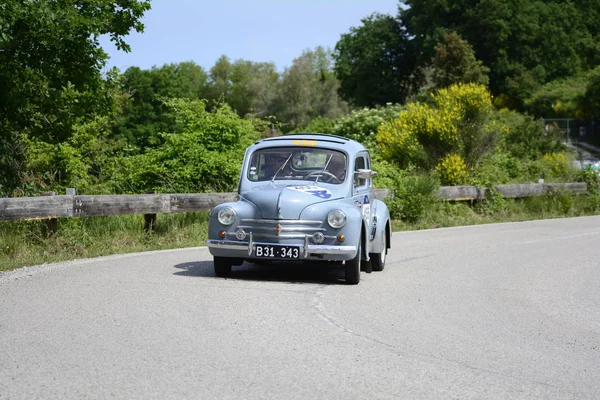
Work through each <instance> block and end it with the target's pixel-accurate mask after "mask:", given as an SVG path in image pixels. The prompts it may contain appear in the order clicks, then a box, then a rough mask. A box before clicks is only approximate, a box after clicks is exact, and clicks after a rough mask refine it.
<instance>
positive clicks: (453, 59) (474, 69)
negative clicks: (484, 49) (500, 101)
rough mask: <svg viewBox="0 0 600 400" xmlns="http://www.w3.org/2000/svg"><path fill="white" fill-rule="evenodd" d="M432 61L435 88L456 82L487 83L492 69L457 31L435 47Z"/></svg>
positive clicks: (445, 37)
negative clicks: (479, 58) (478, 56)
mask: <svg viewBox="0 0 600 400" xmlns="http://www.w3.org/2000/svg"><path fill="white" fill-rule="evenodd" d="M434 51H435V55H434V56H433V59H432V61H431V66H432V68H433V73H432V75H433V76H432V78H433V85H434V87H433V89H441V88H445V87H448V86H450V85H453V84H455V83H475V84H478V85H487V84H488V81H489V78H488V73H489V72H490V69H489V68H487V67H486V66H484V65H483V63H482V62H481V61H479V60H477V59H476V58H475V54H474V52H473V48H472V47H471V45H470V44H469V42H467V41H466V40H464V39H462V38H461V37H460V35H458V34H457V33H455V32H450V33H448V34H447V35H446V36H444V38H443V40H442V42H441V43H438V44H437V45H436V46H435V48H434Z"/></svg>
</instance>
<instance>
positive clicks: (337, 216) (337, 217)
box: [327, 210, 346, 229]
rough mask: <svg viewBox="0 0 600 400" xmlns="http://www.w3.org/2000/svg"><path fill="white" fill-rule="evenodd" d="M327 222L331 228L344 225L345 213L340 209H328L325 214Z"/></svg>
mask: <svg viewBox="0 0 600 400" xmlns="http://www.w3.org/2000/svg"><path fill="white" fill-rule="evenodd" d="M327 223H328V224H329V226H331V227H332V228H335V229H338V228H341V227H342V226H344V225H346V214H344V213H343V212H342V211H341V210H333V211H330V212H329V214H328V215H327Z"/></svg>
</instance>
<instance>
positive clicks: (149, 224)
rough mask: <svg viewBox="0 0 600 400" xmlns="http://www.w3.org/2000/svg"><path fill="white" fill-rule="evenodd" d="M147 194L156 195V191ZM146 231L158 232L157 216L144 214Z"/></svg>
mask: <svg viewBox="0 0 600 400" xmlns="http://www.w3.org/2000/svg"><path fill="white" fill-rule="evenodd" d="M146 194H156V190H151V191H148V192H146ZM144 230H145V231H146V232H149V231H153V232H155V231H156V214H144Z"/></svg>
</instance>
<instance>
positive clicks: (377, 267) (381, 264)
mask: <svg viewBox="0 0 600 400" xmlns="http://www.w3.org/2000/svg"><path fill="white" fill-rule="evenodd" d="M382 242H383V250H381V253H369V258H370V259H371V266H372V268H373V271H383V268H385V260H386V258H387V257H386V256H387V232H386V231H383V240H382Z"/></svg>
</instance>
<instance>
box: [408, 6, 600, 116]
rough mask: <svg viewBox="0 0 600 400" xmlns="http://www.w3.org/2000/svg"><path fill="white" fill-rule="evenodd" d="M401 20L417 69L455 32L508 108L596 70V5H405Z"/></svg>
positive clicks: (598, 52)
mask: <svg viewBox="0 0 600 400" xmlns="http://www.w3.org/2000/svg"><path fill="white" fill-rule="evenodd" d="M404 4H405V5H406V6H407V7H403V8H402V9H401V11H400V18H401V19H402V21H403V23H404V25H405V26H406V29H407V32H408V34H409V35H411V37H412V38H413V39H412V41H413V42H414V45H415V47H416V48H419V49H420V50H421V56H420V59H419V63H420V65H424V64H425V63H427V62H428V61H429V60H430V59H431V57H432V56H433V54H434V48H435V46H436V44H437V43H438V42H440V40H441V38H442V37H443V36H444V35H445V34H447V33H448V32H450V31H455V32H457V33H458V34H459V35H460V36H461V37H462V38H464V39H465V40H467V41H468V42H469V43H470V44H471V45H472V46H473V49H474V50H475V55H476V57H477V58H478V59H480V60H481V61H482V62H483V64H484V65H486V66H487V67H489V68H490V69H491V72H490V89H491V91H492V93H493V94H494V95H500V94H503V95H504V96H503V97H502V98H503V99H504V101H505V103H506V104H507V105H510V106H512V107H518V108H520V107H522V102H523V100H524V99H525V98H526V97H527V96H528V95H529V94H531V92H532V91H533V90H535V89H536V88H537V87H539V86H540V85H541V84H544V83H546V82H549V81H552V80H555V79H558V78H563V77H567V76H572V75H574V74H576V73H578V72H581V71H585V70H588V69H590V68H593V67H595V66H596V65H597V63H598V59H599V57H600V41H599V40H598V39H599V36H598V32H599V28H598V23H597V21H595V22H594V21H593V20H592V19H591V18H590V15H592V16H593V15H595V16H597V15H598V9H600V1H599V0H578V1H568V2H557V1H545V0H519V1H516V0H511V1H504V0H481V1H477V2H474V1H469V0H406V1H404Z"/></svg>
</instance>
